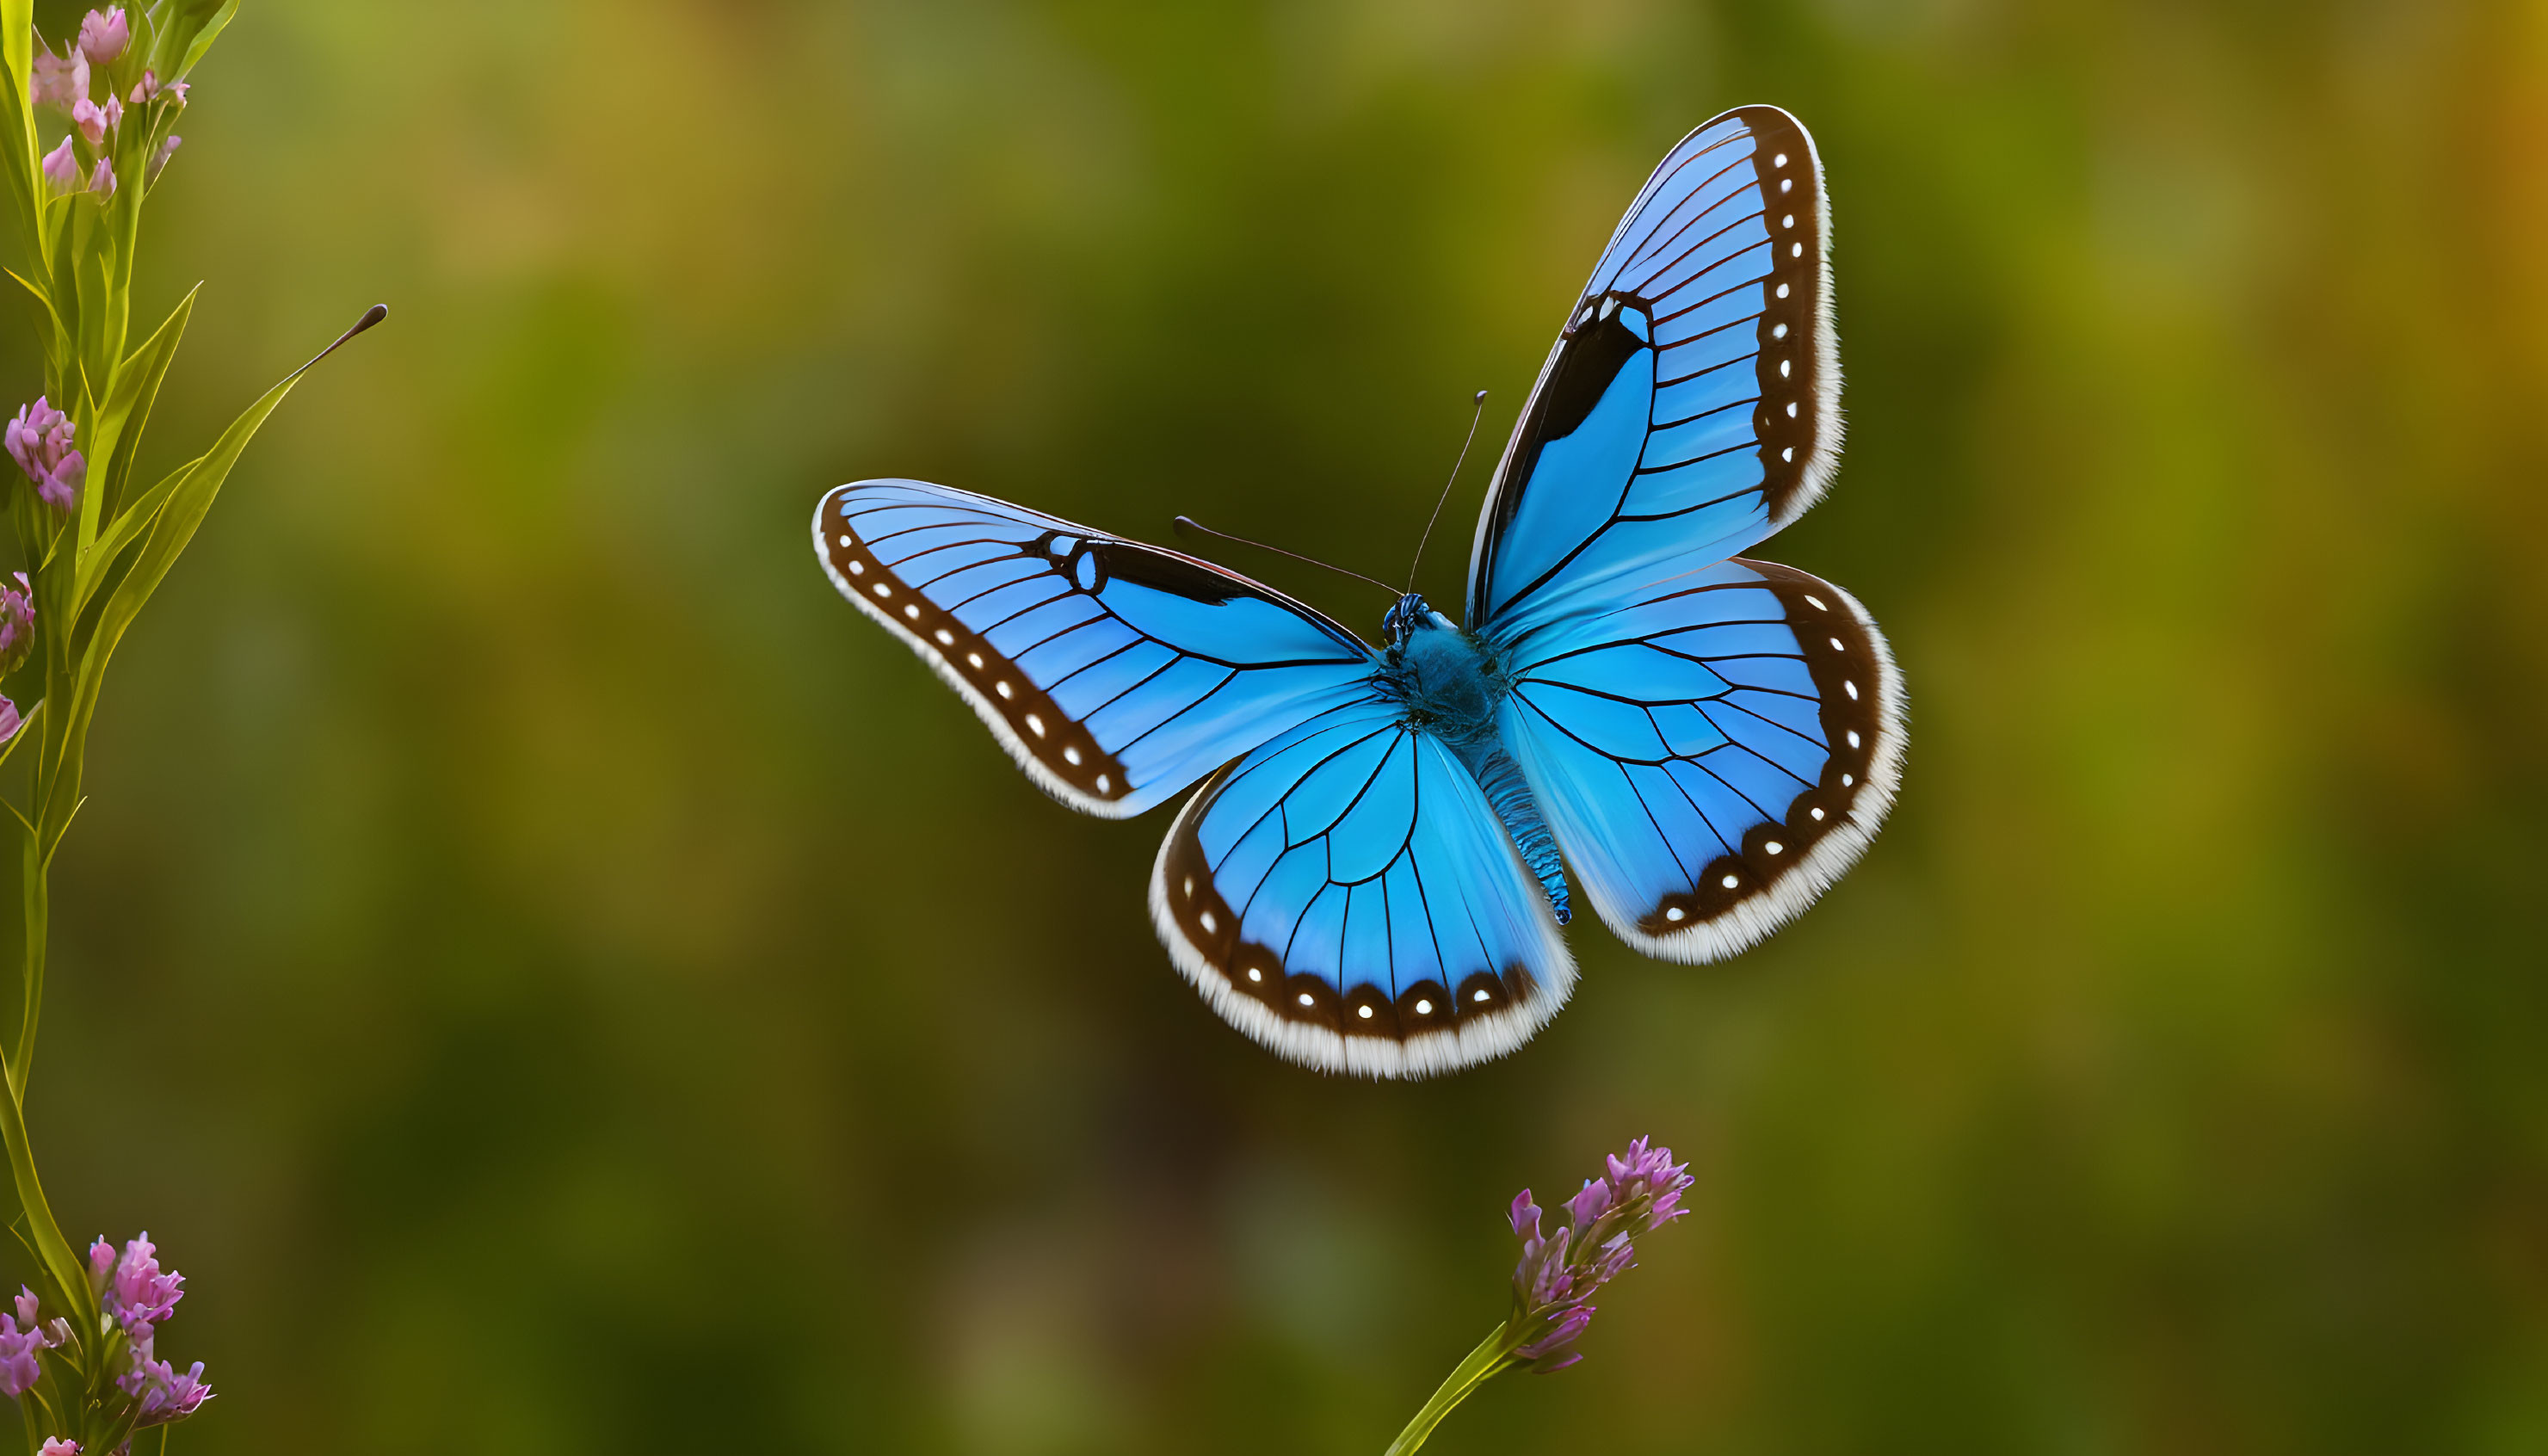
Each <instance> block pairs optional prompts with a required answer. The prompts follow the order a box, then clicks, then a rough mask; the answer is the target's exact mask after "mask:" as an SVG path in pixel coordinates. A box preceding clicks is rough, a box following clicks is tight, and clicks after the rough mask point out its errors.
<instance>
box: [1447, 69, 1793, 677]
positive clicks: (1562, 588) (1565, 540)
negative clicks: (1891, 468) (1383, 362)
mask: <svg viewBox="0 0 2548 1456" xmlns="http://www.w3.org/2000/svg"><path fill="white" fill-rule="evenodd" d="M1829 233H1830V224H1829V213H1828V208H1827V206H1826V203H1825V199H1824V194H1823V180H1822V166H1821V163H1820V161H1819V160H1818V159H1817V157H1816V155H1815V152H1814V145H1813V140H1812V138H1811V137H1808V136H1807V135H1806V133H1805V130H1804V128H1803V127H1801V126H1799V125H1798V124H1797V123H1796V121H1795V119H1794V118H1793V117H1790V116H1788V115H1787V114H1786V113H1785V112H1783V111H1780V110H1778V109H1777V108H1775V107H1768V106H1748V107H1742V108H1739V109H1737V110H1734V111H1730V112H1727V113H1725V114H1724V115H1723V116H1720V117H1718V118H1716V119H1715V120H1713V121H1711V122H1708V123H1706V124H1705V125H1703V126H1701V127H1700V128H1698V129H1697V130H1696V131H1694V132H1692V133H1691V134H1690V135H1689V136H1688V137H1685V138H1683V140H1682V142H1681V144H1680V145H1678V146H1676V147H1674V148H1673V150H1672V152H1671V154H1670V155H1668V156H1666V157H1665V158H1664V161H1663V163H1662V165H1660V166H1659V167H1657V168H1656V169H1655V172H1654V175H1653V176H1652V177H1651V178H1650V179H1648V181H1647V183H1646V185H1645V188H1644V189H1643V190H1642V191H1641V192H1639V193H1638V195H1637V198H1636V201H1635V202H1634V203H1632V204H1631V205H1630V206H1629V209H1628V213H1627V216H1626V217H1625V218H1624V219H1622V220H1621V222H1620V224H1619V228H1618V231H1617V232H1616V233H1615V234H1613V236H1612V237H1611V239H1610V245H1609V247H1608V248H1607V249H1605V250H1604V251H1603V253H1602V255H1601V259H1600V261H1599V263H1598V264H1596V265H1595V266H1594V268H1593V270H1592V281H1591V282H1590V283H1588V284H1587V285H1586V286H1585V289H1584V292H1583V293H1582V295H1580V296H1579V298H1578V300H1577V302H1576V306H1575V308H1574V310H1573V311H1572V312H1571V313H1570V314H1569V316H1568V319H1567V323H1566V327H1565V330H1564V332H1563V333H1561V334H1560V335H1559V337H1558V340H1557V343H1556V345H1555V346H1554V347H1553V348H1552V349H1551V350H1550V351H1549V356H1548V361H1547V363H1546V364H1545V365H1544V366H1543V367H1542V369H1541V372H1540V377H1539V382H1538V384H1537V385H1536V386H1535V387H1534V388H1533V390H1532V392H1531V398H1530V402H1529V403H1528V404H1527V405H1526V406H1524V408H1523V410H1522V416H1521V419H1520V421H1519V422H1518V423H1517V424H1516V425H1515V426H1514V430H1513V436H1512V440H1511V442H1510V443H1509V444H1507V445H1506V446H1505V450H1504V456H1503V460H1502V462H1501V465H1500V466H1499V467H1498V470H1497V474H1496V481H1495V485H1494V487H1493V488H1492V489H1491V491H1490V492H1489V494H1488V498H1487V504H1486V509H1485V510H1484V511H1483V512H1482V513H1481V515H1480V518H1479V521H1478V534H1477V543H1476V548H1475V552H1474V555H1473V556H1472V558H1471V562H1470V576H1469V613H1468V615H1469V621H1470V623H1471V625H1472V626H1473V627H1478V626H1486V625H1492V624H1502V625H1505V626H1509V627H1523V626H1527V625H1530V624H1531V623H1533V622H1536V621H1541V620H1547V619H1550V618H1553V617H1556V616H1560V615H1563V614H1564V613H1566V612H1567V611H1570V610H1572V609H1574V603H1575V601H1576V600H1577V598H1579V597H1580V596H1585V595H1595V594H1597V593H1598V592H1601V591H1602V590H1604V589H1605V588H1606V587H1607V586H1608V585H1610V584H1612V583H1618V582H1626V583H1628V584H1629V585H1631V586H1633V585H1634V584H1635V583H1636V582H1638V581H1640V580H1644V579H1648V578H1650V577H1651V576H1652V575H1654V574H1655V570H1656V568H1657V567H1658V566H1659V565H1662V564H1665V563H1670V562H1675V561H1682V560H1684V559H1686V560H1689V561H1692V562H1697V561H1718V560H1722V559H1724V558H1726V557H1728V556H1731V555H1733V554H1735V553H1736V552H1738V551H1741V550H1743V549H1745V548H1746V547H1749V546H1750V545H1752V544H1753V543H1755V542H1757V541H1759V540H1761V539H1762V538H1763V537H1765V536H1767V535H1768V534H1770V533H1771V532H1772V531H1774V530H1776V529H1778V528H1779V527H1781V526H1784V525H1786V524H1787V523H1788V522H1789V521H1792V520H1794V519H1795V518H1796V517H1797V516H1798V515H1801V514H1803V513H1804V511H1805V508H1806V507H1807V506H1809V505H1811V504H1812V503H1813V501H1814V500H1815V499H1816V498H1817V497H1819V496H1820V495H1821V493H1822V491H1823V489H1824V487H1825V485H1826V484H1827V483H1828V482H1829V479H1830V476H1831V473H1832V471H1833V469H1834V466H1835V462H1836V459H1837V454H1838V450H1839V445H1840V365H1839V348H1838V343H1837V340H1836V337H1835V335H1834V332H1833V328H1832V322H1831V285H1830V270H1829V266H1828V262H1827V259H1826V257H1825V251H1826V241H1827V238H1828V236H1829Z"/></svg>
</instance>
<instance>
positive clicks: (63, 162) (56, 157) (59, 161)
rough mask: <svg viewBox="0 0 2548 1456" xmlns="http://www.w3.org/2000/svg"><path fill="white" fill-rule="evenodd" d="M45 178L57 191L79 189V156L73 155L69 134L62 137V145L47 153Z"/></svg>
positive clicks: (74, 190)
mask: <svg viewBox="0 0 2548 1456" xmlns="http://www.w3.org/2000/svg"><path fill="white" fill-rule="evenodd" d="M45 180H46V181H47V182H50V183H51V184H53V190H54V191H55V192H77V191H78V190H79V158H78V157H75V156H73V155H71V138H69V137H63V138H62V144H61V145H59V146H56V147H54V148H53V149H52V150H50V151H48V152H46V153H45Z"/></svg>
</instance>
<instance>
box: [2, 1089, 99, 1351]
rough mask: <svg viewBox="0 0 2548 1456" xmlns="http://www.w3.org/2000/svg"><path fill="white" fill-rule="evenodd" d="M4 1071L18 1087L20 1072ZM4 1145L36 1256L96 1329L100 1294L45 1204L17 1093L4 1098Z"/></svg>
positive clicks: (87, 1324)
mask: <svg viewBox="0 0 2548 1456" xmlns="http://www.w3.org/2000/svg"><path fill="white" fill-rule="evenodd" d="M0 1070H5V1071H6V1072H7V1074H8V1078H9V1083H10V1085H11V1086H12V1087H15V1086H16V1085H17V1081H18V1072H17V1068H16V1067H15V1066H11V1065H8V1064H6V1062H5V1061H0ZM0 1141H5V1142H6V1143H7V1144H8V1150H9V1173H10V1177H11V1179H12V1181H14V1182H15V1183H16V1184H17V1188H18V1205H19V1207H20V1208H21V1209H23V1210H25V1212H26V1216H27V1232H28V1234H29V1235H30V1237H31V1238H32V1239H33V1240H34V1242H35V1245H36V1252H37V1254H38V1255H39V1256H41V1257H42V1258H43V1259H44V1261H45V1270H46V1272H47V1273H49V1274H51V1275H52V1276H53V1282H54V1283H55V1284H57V1285H59V1286H60V1287H61V1296H62V1302H63V1303H64V1304H67V1305H69V1306H70V1307H71V1309H73V1310H75V1311H77V1312H78V1314H79V1317H80V1318H79V1324H80V1327H82V1328H89V1327H93V1326H94V1325H95V1324H96V1323H97V1292H96V1291H95V1290H92V1289H90V1288H89V1287H88V1272H87V1271H86V1270H85V1269H83V1268H81V1267H80V1261H79V1256H78V1255H77V1254H74V1253H72V1252H71V1245H70V1240H69V1239H67V1238H64V1237H62V1229H61V1226H60V1225H59V1224H56V1223H54V1222H53V1209H52V1205H51V1204H49V1203H46V1201H45V1185H44V1181H43V1180H42V1179H40V1178H38V1177H37V1176H36V1150H35V1148H34V1147H33V1146H32V1145H30V1144H29V1142H28V1140H27V1114H26V1109H25V1108H24V1107H22V1106H21V1105H20V1104H19V1101H18V1098H17V1096H16V1095H15V1094H14V1093H13V1094H12V1095H10V1096H7V1097H0Z"/></svg>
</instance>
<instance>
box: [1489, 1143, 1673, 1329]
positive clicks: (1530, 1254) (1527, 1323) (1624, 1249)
mask: <svg viewBox="0 0 2548 1456" xmlns="http://www.w3.org/2000/svg"><path fill="white" fill-rule="evenodd" d="M1689 1185H1690V1176H1689V1165H1688V1164H1686V1163H1676V1162H1674V1161H1673V1160H1672V1149H1671V1148H1669V1147H1654V1146H1651V1145H1649V1144H1648V1142H1647V1141H1646V1139H1645V1138H1638V1139H1637V1140H1636V1141H1634V1142H1631V1143H1629V1144H1628V1151H1627V1155H1626V1156H1624V1157H1612V1158H1606V1159H1604V1160H1603V1166H1602V1176H1601V1177H1599V1178H1595V1179H1592V1180H1590V1181H1588V1182H1587V1183H1586V1184H1585V1185H1584V1187H1583V1189H1582V1191H1580V1192H1578V1193H1577V1194H1576V1195H1575V1196H1574V1197H1573V1198H1570V1199H1568V1200H1567V1201H1566V1215H1567V1227H1565V1228H1562V1229H1558V1230H1557V1231H1556V1232H1554V1233H1552V1234H1549V1235H1548V1236H1546V1237H1542V1236H1541V1234H1540V1210H1539V1205H1538V1204H1536V1203H1534V1202H1532V1200H1531V1196H1530V1190H1529V1189H1527V1188H1525V1189H1523V1190H1522V1191H1521V1196H1520V1197H1519V1198H1516V1199H1514V1200H1513V1201H1512V1208H1511V1209H1510V1211H1509V1213H1510V1217H1511V1220H1512V1229H1513V1232H1514V1233H1516V1234H1519V1235H1520V1236H1521V1262H1520V1263H1519V1264H1518V1265H1516V1266H1515V1267H1514V1269H1513V1315H1512V1319H1513V1321H1514V1323H1513V1324H1512V1325H1511V1326H1510V1327H1511V1328H1512V1329H1513V1330H1514V1332H1515V1335H1516V1337H1517V1338H1519V1339H1520V1340H1521V1343H1520V1344H1518V1345H1517V1346H1515V1348H1514V1350H1513V1355H1514V1359H1515V1362H1516V1363H1517V1364H1518V1365H1519V1366H1520V1367H1521V1368H1523V1369H1525V1370H1530V1371H1533V1372H1535V1373H1538V1374H1541V1375H1546V1374H1548V1373H1550V1372H1552V1371H1557V1370H1563V1369H1565V1368H1566V1367H1567V1366H1569V1365H1572V1364H1574V1363H1575V1362H1576V1361H1578V1360H1581V1359H1583V1358H1584V1357H1583V1356H1582V1355H1581V1354H1579V1353H1577V1352H1576V1350H1575V1348H1574V1345H1575V1341H1576V1340H1577V1338H1579V1337H1580V1336H1581V1335H1582V1334H1583V1333H1584V1331H1585V1330H1586V1329H1587V1328H1588V1327H1590V1326H1591V1325H1592V1309H1593V1306H1592V1295H1593V1294H1594V1292H1596V1291H1597V1290H1599V1289H1600V1288H1601V1286H1602V1285H1604V1284H1607V1283H1609V1282H1610V1281H1611V1280H1613V1279H1615V1278H1617V1277H1618V1276H1619V1275H1620V1274H1622V1273H1624V1272H1625V1271H1626V1270H1627V1269H1628V1267H1629V1266H1630V1265H1631V1264H1633V1263H1635V1262H1636V1257H1637V1248H1636V1240H1637V1239H1638V1238H1639V1237H1641V1236H1643V1235H1644V1234H1646V1233H1647V1232H1649V1231H1650V1230H1652V1229H1660V1228H1662V1227H1663V1226H1664V1225H1666V1224H1669V1223H1671V1222H1672V1221H1673V1220H1675V1219H1678V1218H1680V1217H1681V1216H1682V1212H1683V1211H1682V1209H1681V1207H1680V1205H1681V1196H1682V1193H1683V1191H1684V1190H1686V1189H1687V1188H1688V1187H1689Z"/></svg>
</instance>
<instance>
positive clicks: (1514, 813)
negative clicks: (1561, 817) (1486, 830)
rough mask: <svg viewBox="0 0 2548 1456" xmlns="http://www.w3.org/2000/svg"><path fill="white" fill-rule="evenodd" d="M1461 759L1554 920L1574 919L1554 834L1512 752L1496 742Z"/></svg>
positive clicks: (1464, 754) (1563, 921)
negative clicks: (1543, 895) (1476, 754)
mask: <svg viewBox="0 0 2548 1456" xmlns="http://www.w3.org/2000/svg"><path fill="white" fill-rule="evenodd" d="M1460 759H1461V762H1462V763H1465V764H1467V765H1468V766H1469V772H1470V773H1471V774H1475V775H1476V776H1477V780H1478V787H1480V788H1482V789H1485V790H1486V793H1487V806H1488V807H1489V808H1492V809H1494V810H1495V811H1496V818H1498V819H1499V820H1501V821H1502V823H1503V826H1504V832H1505V833H1506V834H1509V835H1511V836H1512V841H1513V847H1514V848H1515V849H1517V850H1520V851H1521V862H1522V864H1524V865H1529V866H1530V872H1531V874H1532V876H1533V877H1534V878H1536V879H1537V880H1538V881H1539V884H1540V888H1542V889H1544V890H1546V891H1548V904H1549V908H1550V909H1552V910H1554V911H1556V912H1557V923H1558V924H1559V925H1564V924H1566V923H1567V922H1568V921H1570V920H1572V919H1574V918H1575V911H1574V907H1573V906H1572V905H1571V904H1570V903H1569V902H1568V899H1567V894H1566V867H1565V865H1561V864H1560V863H1558V859H1557V837H1556V836H1555V835H1553V834H1551V833H1549V832H1548V821H1547V820H1546V819H1544V818H1542V817H1540V812H1539V804H1538V801H1537V800H1535V799H1533V798H1532V797H1531V796H1530V783H1529V780H1527V779H1525V778H1523V777H1522V776H1521V766H1520V765H1519V764H1516V763H1514V762H1513V761H1512V755H1510V754H1507V753H1505V752H1504V751H1503V747H1502V745H1501V744H1498V745H1495V746H1494V747H1491V748H1489V749H1488V750H1487V752H1486V753H1485V754H1483V755H1481V756H1479V757H1478V758H1477V759H1475V760H1472V759H1471V758H1470V756H1469V755H1468V754H1466V753H1463V754H1461V756H1460Z"/></svg>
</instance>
